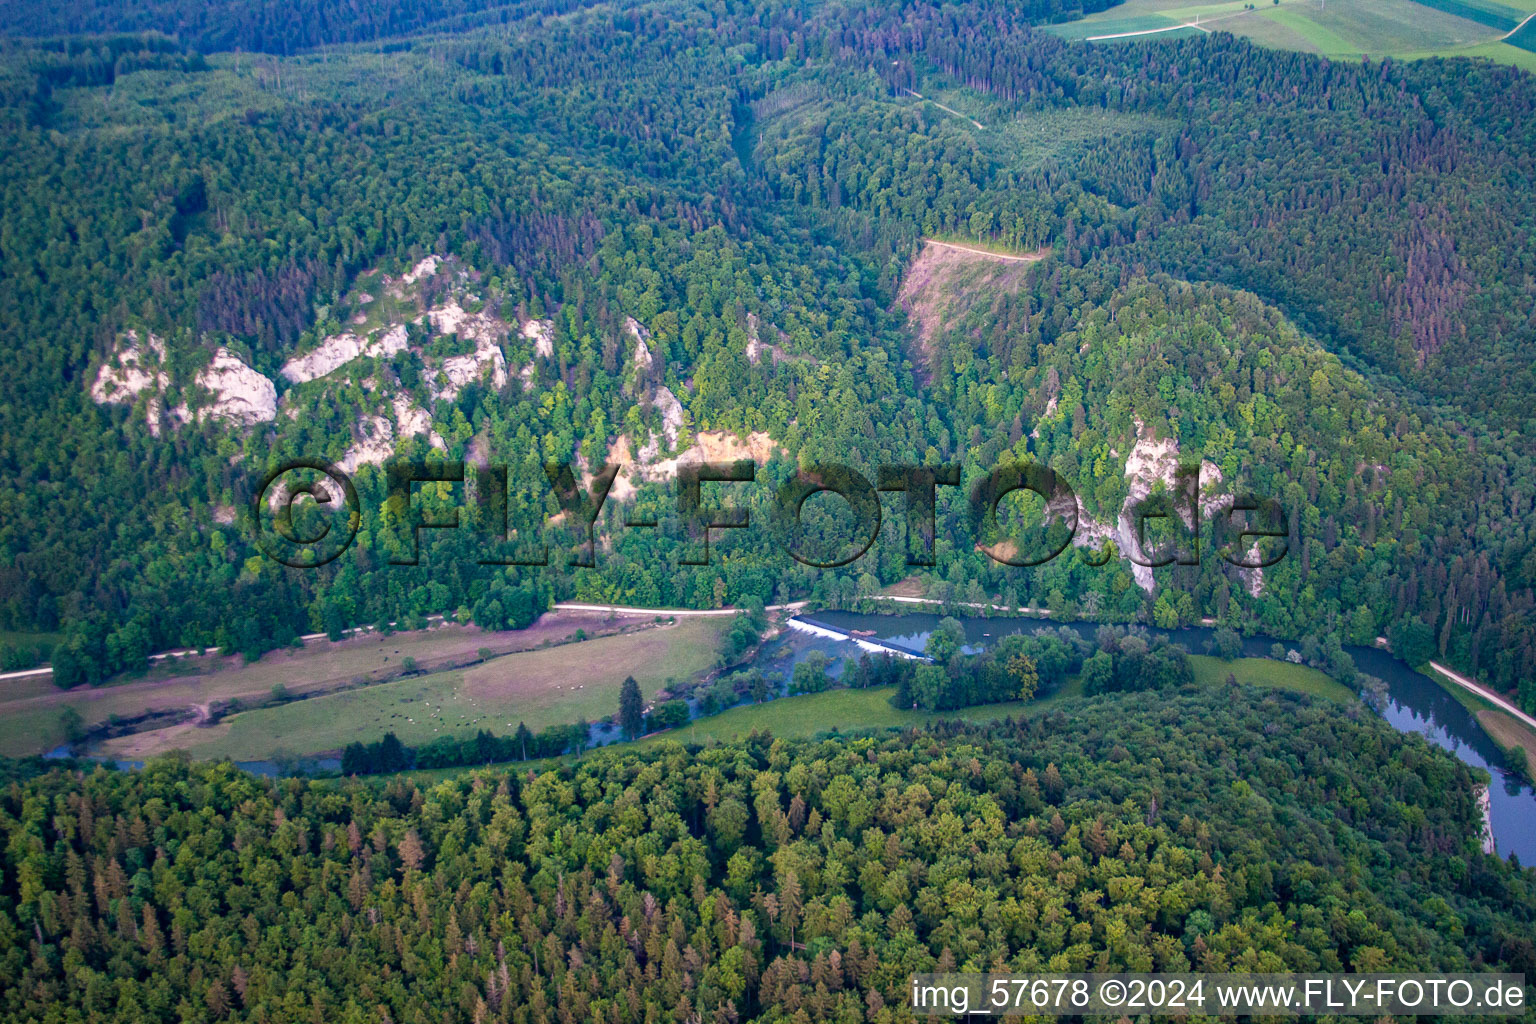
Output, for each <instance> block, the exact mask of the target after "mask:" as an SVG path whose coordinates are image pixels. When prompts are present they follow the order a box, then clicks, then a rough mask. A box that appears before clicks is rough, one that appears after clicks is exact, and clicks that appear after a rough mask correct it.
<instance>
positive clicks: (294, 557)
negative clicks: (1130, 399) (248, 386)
mask: <svg viewBox="0 0 1536 1024" xmlns="http://www.w3.org/2000/svg"><path fill="white" fill-rule="evenodd" d="M621 469H622V467H621V466H619V465H605V466H599V467H597V471H596V472H595V473H594V474H593V475H592V476H591V477H590V478H589V482H588V484H587V485H586V486H585V487H584V486H582V485H581V484H580V483H579V482H578V481H577V476H576V472H575V470H574V469H573V468H572V467H571V466H570V465H569V464H568V463H563V462H550V463H546V464H545V465H544V467H543V473H544V477H545V481H546V482H547V484H548V486H549V487H550V489H551V490H552V492H553V494H554V497H555V500H556V502H557V503H558V505H559V508H560V512H559V514H558V516H557V517H556V518H558V519H560V520H562V525H563V526H564V527H565V528H566V529H570V530H574V531H575V533H576V538H577V539H576V542H575V543H574V544H573V545H572V546H571V547H570V549H569V551H568V552H567V555H566V558H565V564H567V565H569V566H573V567H577V568H593V567H595V566H596V565H597V561H596V550H597V545H596V537H595V531H596V527H597V524H598V520H599V517H600V516H601V514H602V511H603V507H604V505H605V504H606V502H607V500H608V497H609V494H610V492H611V491H612V488H613V484H614V481H615V480H616V479H617V478H618V475H619V473H620V471H621ZM384 470H385V478H386V481H387V496H386V498H385V500H384V503H383V512H384V516H383V518H384V519H385V520H387V522H388V524H389V525H390V526H391V527H392V528H393V529H396V530H399V531H402V533H401V536H402V538H403V543H402V544H400V545H399V550H398V551H396V552H395V553H393V554H391V556H390V558H389V561H390V563H391V564H394V565H417V564H419V563H420V559H421V532H422V531H423V530H458V529H461V528H462V524H463V522H464V517H463V516H462V515H461V514H460V513H461V512H462V511H464V508H465V499H464V490H463V488H464V486H465V485H467V486H468V487H469V488H470V489H471V491H472V495H473V497H472V498H471V499H470V500H472V501H473V502H474V505H475V508H476V512H477V514H476V515H475V516H474V517H473V520H474V523H475V527H474V528H475V529H476V530H477V531H478V532H479V534H480V535H481V536H480V539H481V541H483V545H484V551H483V552H482V554H481V556H480V557H478V558H477V561H479V562H480V563H481V564H486V565H527V566H547V565H550V564H551V555H550V545H549V543H548V542H547V541H546V540H543V539H530V535H531V534H536V533H538V531H537V530H532V531H530V530H517V531H513V530H511V529H510V524H509V523H508V486H509V479H508V467H507V466H506V465H494V464H471V465H468V466H466V463H464V462H451V461H450V462H440V461H404V460H397V461H392V462H388V463H386V464H385V466H384ZM960 483H961V470H960V467H959V466H955V465H948V466H914V465H886V466H881V467H880V468H879V471H878V473H877V474H876V480H875V481H874V482H871V481H870V480H869V479H868V478H867V477H866V476H864V474H863V473H861V472H860V471H859V470H858V469H856V468H854V467H852V466H848V465H844V464H840V463H818V464H814V465H810V466H803V467H799V468H798V469H796V470H795V471H794V472H793V473H792V474H791V475H790V476H789V477H788V478H787V479H785V480H784V481H783V482H781V483H779V484H778V485H777V486H776V487H775V488H774V491H773V500H772V502H770V503H769V506H768V514H767V517H766V518H767V520H768V522H767V524H766V525H767V529H768V530H769V532H770V533H771V535H772V537H773V539H774V541H775V543H776V544H777V546H778V547H779V548H780V549H781V550H783V551H784V552H785V553H787V554H788V555H789V556H790V557H791V558H793V559H795V561H797V562H800V563H801V564H803V565H808V566H811V567H814V568H821V569H830V568H836V567H839V566H844V565H848V564H850V563H852V562H855V561H857V560H858V559H860V558H862V557H864V555H865V554H866V553H867V552H868V551H869V549H870V548H871V547H872V546H873V545H874V543H875V541H876V539H877V538H878V537H879V535H880V527H881V523H882V521H883V518H884V509H883V507H882V501H881V495H882V494H891V495H900V499H899V502H900V506H901V514H902V516H903V519H904V532H905V543H906V563H907V565H909V566H932V565H934V564H935V561H936V559H935V550H936V544H935V538H936V534H937V525H938V501H937V498H938V492H939V488H941V487H959V486H960ZM753 484H757V485H759V486H761V484H760V482H759V481H758V467H757V465H756V464H755V463H754V462H752V461H751V460H750V459H743V460H741V461H737V462H719V463H711V462H705V463H696V464H692V465H685V466H680V467H678V470H677V479H676V510H677V514H676V518H675V521H674V522H675V528H674V532H675V533H676V534H677V535H678V536H677V537H676V540H677V541H678V542H679V548H680V550H679V551H678V553H677V559H676V561H677V564H679V565H709V564H710V538H711V536H712V532H713V531H720V530H746V529H750V528H751V527H753V526H754V525H755V524H754V523H753V521H752V518H751V515H750V512H749V509H748V507H747V504H748V503H747V502H745V501H742V500H736V501H733V502H731V503H728V504H726V503H722V504H716V502H722V501H723V499H724V498H725V497H726V496H727V493H728V491H729V489H730V486H736V487H740V486H742V485H753ZM706 486H708V488H709V492H710V494H709V500H708V501H706V490H705V488H706ZM770 486H771V485H770ZM423 487H430V488H432V489H433V491H434V499H433V500H432V501H423V500H421V493H420V489H421V488H423ZM823 492H826V493H830V494H835V495H837V496H838V497H839V498H841V499H842V500H843V501H844V502H846V503H847V506H848V509H849V511H850V512H851V517H852V524H853V525H852V528H851V530H850V531H849V534H850V535H849V536H848V537H847V538H845V543H844V544H843V545H842V550H841V551H840V552H839V553H838V554H836V555H826V554H823V553H822V552H821V551H820V550H818V549H819V548H820V547H824V546H825V545H824V544H818V543H817V540H816V538H812V537H810V536H808V535H807V531H806V528H805V523H804V510H805V504H806V501H807V499H809V498H810V497H811V496H813V495H815V494H820V493H823ZM1020 493H1028V494H1033V495H1035V496H1037V497H1038V498H1039V499H1040V500H1041V502H1042V504H1041V505H1040V506H1039V512H1038V513H1037V515H1036V516H1035V519H1036V522H1035V523H1034V524H1033V526H1032V527H1031V528H1030V529H1028V530H1027V531H1025V532H1024V533H1019V532H1016V529H1017V528H1015V532H1010V531H1009V529H1008V528H1007V526H1006V524H1005V522H1004V518H1005V517H1004V516H1003V515H1002V514H1001V512H1000V510H1001V509H1002V507H1003V503H1004V501H1005V499H1008V498H1009V497H1010V496H1011V495H1015V494H1020ZM968 497H969V509H968V511H969V516H968V519H969V528H970V535H971V536H970V541H971V544H972V545H973V546H974V547H975V548H976V550H978V551H981V552H983V553H984V554H985V555H986V556H987V557H988V558H990V559H992V560H993V561H995V562H998V563H1000V564H1004V565H1010V566H1020V567H1024V566H1035V565H1042V564H1044V563H1046V562H1049V561H1051V560H1052V559H1054V558H1056V557H1058V556H1059V555H1060V554H1061V553H1062V552H1063V551H1065V550H1066V549H1067V547H1068V546H1069V545H1071V544H1072V542H1073V539H1074V537H1075V536H1076V534H1077V531H1078V526H1079V521H1080V518H1081V506H1080V505H1079V502H1078V499H1077V495H1076V493H1075V492H1074V491H1073V490H1072V487H1071V485H1069V484H1068V483H1067V481H1066V480H1065V479H1063V478H1062V476H1061V475H1060V474H1059V473H1056V472H1055V471H1054V470H1051V469H1050V468H1048V467H1046V466H1042V465H1040V464H1038V463H1015V464H1009V465H1005V466H1001V467H999V468H997V469H994V470H992V471H991V472H990V473H987V474H985V475H983V476H981V477H979V478H978V479H976V480H975V481H974V482H973V483H972V485H971V487H970V491H969V496H968ZM304 498H309V499H311V500H312V501H313V502H314V503H315V504H316V505H317V506H324V508H325V509H327V510H329V511H330V512H331V514H330V515H321V516H318V517H316V516H314V515H311V516H308V517H306V518H307V519H308V520H310V523H309V526H308V528H307V529H300V528H299V526H298V525H297V524H296V523H295V515H294V512H295V509H296V507H298V505H299V504H300V503H301V501H302V500H303V499H304ZM251 515H252V522H253V524H254V525H255V532H256V538H255V539H256V543H257V546H258V547H259V548H260V550H261V551H262V552H263V553H265V554H266V555H268V556H269V557H271V558H273V559H275V560H276V561H278V562H281V563H282V564H283V565H287V566H291V567H294V568H314V567H318V566H321V565H325V564H326V563H328V562H331V561H333V560H335V559H336V558H337V557H338V556H340V555H341V554H342V552H344V551H346V550H347V548H348V547H349V546H351V544H352V542H353V540H354V539H355V538H356V537H357V534H358V531H359V529H360V528H361V526H362V505H361V502H360V499H359V497H358V491H357V488H356V486H355V485H354V483H353V481H352V478H351V476H349V475H348V474H347V473H345V472H343V471H342V470H341V469H339V468H338V467H336V466H334V465H332V464H331V463H329V462H326V461H324V460H321V459H292V460H289V461H287V462H284V463H282V464H281V465H279V466H277V467H276V468H274V469H272V470H271V471H269V472H268V473H267V474H266V475H265V476H264V477H263V478H262V479H261V481H260V482H259V484H258V486H257V487H256V488H255V492H254V495H253V497H252V499H251ZM1202 515H1203V513H1202V509H1201V502H1200V497H1199V471H1198V469H1196V468H1181V469H1179V470H1178V471H1177V472H1176V473H1175V474H1174V478H1173V481H1172V486H1171V487H1169V488H1168V489H1167V490H1166V491H1161V492H1158V493H1154V494H1149V495H1147V496H1146V497H1145V498H1143V499H1141V500H1140V501H1139V502H1136V503H1134V505H1132V506H1131V507H1130V508H1129V509H1128V510H1127V511H1126V512H1124V513H1122V515H1121V517H1120V518H1121V522H1120V526H1121V529H1120V531H1119V535H1118V536H1117V537H1115V538H1111V539H1110V540H1109V542H1108V544H1107V545H1106V547H1105V548H1103V549H1101V550H1100V551H1098V552H1094V551H1092V550H1091V549H1088V548H1079V552H1080V557H1082V559H1083V560H1084V561H1085V562H1087V563H1088V564H1090V565H1103V564H1105V563H1106V562H1107V561H1108V560H1109V559H1110V558H1112V557H1113V556H1114V550H1113V548H1112V547H1110V546H1109V545H1115V546H1118V547H1123V548H1124V553H1125V555H1126V557H1128V558H1130V559H1131V560H1132V561H1133V562H1135V563H1136V564H1138V565H1143V566H1149V567H1157V566H1163V565H1169V564H1173V563H1175V562H1177V563H1178V564H1182V565H1193V564H1198V563H1199V561H1200V521H1201V518H1202ZM1239 517H1242V518H1239ZM1153 524H1161V525H1164V526H1172V527H1175V528H1177V527H1180V526H1182V528H1183V530H1184V536H1183V537H1182V538H1180V539H1178V540H1176V541H1169V542H1165V543H1161V544H1155V545H1154V544H1152V543H1151V542H1150V540H1149V536H1148V529H1149V526H1152V525H1153ZM545 525H551V524H545ZM620 525H621V527H622V528H623V529H627V530H659V529H660V528H661V523H660V521H659V519H658V518H657V517H655V516H654V515H651V516H646V515H642V514H639V513H636V512H634V511H627V512H626V514H625V515H624V516H623V517H622V518H621V520H620ZM1222 525H1223V528H1224V529H1223V532H1224V534H1225V535H1226V540H1225V542H1224V543H1223V544H1222V545H1221V547H1220V549H1219V550H1218V551H1217V552H1216V553H1217V554H1218V555H1219V556H1220V557H1221V558H1223V559H1225V560H1226V561H1227V562H1230V563H1231V564H1232V565H1235V566H1238V567H1240V568H1245V569H1260V568H1265V567H1267V566H1271V565H1274V564H1275V563H1276V562H1278V561H1280V560H1281V559H1282V558H1284V557H1285V555H1286V553H1287V552H1288V551H1289V549H1290V542H1289V537H1290V523H1289V518H1288V517H1287V516H1286V514H1285V511H1284V509H1282V508H1281V507H1280V504H1279V502H1277V501H1275V500H1274V499H1272V498H1266V497H1262V496H1258V495H1252V494H1239V495H1237V496H1235V497H1234V498H1233V499H1232V504H1231V507H1230V508H1228V509H1226V511H1225V517H1224V522H1223V524H1222ZM1174 532H1177V531H1176V530H1175V531H1174ZM514 534H515V535H516V536H514ZM1265 538H1269V539H1271V540H1272V543H1271V544H1270V546H1269V550H1268V552H1267V553H1265V552H1263V551H1261V550H1259V548H1258V545H1257V542H1258V541H1260V540H1263V539H1265ZM1154 549H1155V550H1154Z"/></svg>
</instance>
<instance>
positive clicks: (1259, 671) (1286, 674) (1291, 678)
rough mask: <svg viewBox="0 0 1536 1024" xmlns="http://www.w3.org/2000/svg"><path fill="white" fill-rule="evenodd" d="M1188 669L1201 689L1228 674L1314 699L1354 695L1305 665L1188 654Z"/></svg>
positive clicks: (1225, 678)
mask: <svg viewBox="0 0 1536 1024" xmlns="http://www.w3.org/2000/svg"><path fill="white" fill-rule="evenodd" d="M1189 661H1190V665H1191V667H1192V668H1193V669H1194V673H1195V682H1197V683H1200V684H1201V685H1204V686H1217V685H1221V684H1224V683H1226V681H1227V676H1228V675H1235V676H1237V681H1238V682H1239V683H1246V684H1248V685H1250V686H1268V687H1273V688H1275V689H1279V690H1292V691H1294V692H1296V693H1310V694H1312V695H1313V696H1314V697H1327V698H1328V699H1329V700H1353V699H1354V696H1355V695H1354V693H1353V692H1351V691H1350V689H1349V687H1347V686H1344V685H1343V684H1341V683H1336V682H1334V681H1333V680H1332V679H1329V678H1328V677H1327V676H1326V675H1324V674H1323V673H1321V672H1319V671H1318V670H1317V669H1315V668H1307V667H1306V666H1305V665H1292V664H1291V663H1289V662H1285V661H1274V660H1271V659H1269V658H1238V659H1237V660H1236V661H1222V660H1221V659H1220V658H1213V657H1211V656H1209V655H1206V654H1192V655H1190V656H1189Z"/></svg>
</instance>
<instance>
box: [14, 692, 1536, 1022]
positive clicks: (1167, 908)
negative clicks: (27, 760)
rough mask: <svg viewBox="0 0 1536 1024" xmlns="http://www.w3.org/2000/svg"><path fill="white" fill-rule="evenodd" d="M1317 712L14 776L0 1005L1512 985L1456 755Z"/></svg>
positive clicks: (47, 1017)
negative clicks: (1213, 982)
mask: <svg viewBox="0 0 1536 1024" xmlns="http://www.w3.org/2000/svg"><path fill="white" fill-rule="evenodd" d="M1322 703H1326V702H1320V703H1314V702H1313V701H1312V700H1311V699H1309V698H1305V697H1299V696H1294V695H1284V694H1275V693H1260V692H1258V691H1253V690H1247V689H1241V690H1239V689H1236V688H1234V691H1233V692H1232V693H1230V694H1228V693H1211V692H1209V691H1206V692H1199V691H1196V690H1193V689H1188V688H1186V689H1184V690H1182V691H1179V690H1169V691H1165V692H1164V693H1163V694H1162V696H1161V698H1160V699H1159V700H1158V701H1157V702H1156V703H1150V702H1146V701H1142V700H1139V699H1138V698H1137V697H1135V696H1134V695H1123V694H1121V695H1109V696H1104V697H1099V698H1094V699H1090V700H1086V701H1082V702H1080V703H1077V704H1074V705H1072V706H1071V707H1070V713H1067V711H1066V710H1058V711H1055V712H1053V713H1052V714H1050V715H1048V716H1038V717H1034V718H1029V719H1025V720H1023V721H1019V722H1013V721H1009V722H1003V723H997V724H994V725H992V726H990V727H985V728H982V727H963V726H958V725H950V726H935V727H933V728H932V730H931V731H907V732H901V733H896V732H891V733H886V734H883V735H876V736H871V737H865V738H838V739H828V740H824V741H797V742H786V741H783V740H773V739H772V738H771V737H768V736H766V735H755V736H754V737H752V738H751V739H749V740H747V741H746V742H743V743H740V744H735V745H727V746H720V747H711V748H707V749H699V750H693V751H690V750H687V749H685V748H684V747H683V746H681V745H680V744H675V743H674V744H668V745H663V746H660V747H656V748H653V749H651V750H648V751H645V752H643V753H619V752H610V753H599V754H593V755H589V756H587V757H586V758H584V759H582V760H581V761H579V762H577V763H574V764H569V765H566V766H564V767H560V768H558V769H554V770H547V771H544V772H541V773H539V774H537V775H526V774H519V773H508V772H504V771H489V772H482V773H477V774H474V775H471V776H465V777H460V778H457V779H454V780H451V781H446V782H441V783H438V784H435V785H430V786H423V785H420V784H415V783H412V782H410V781H404V780H398V779H397V780H393V781H390V782H387V783H376V784H372V785H370V784H364V783H359V782H355V781H330V782H325V781H305V780H300V779H287V780H281V781H273V780H264V779H260V778H256V777H253V776H250V775H247V774H244V773H242V772H240V771H239V770H237V769H235V768H234V767H233V766H232V765H229V764H221V765H193V764H188V763H186V762H185V761H179V760H174V759H167V760H159V761H155V762H153V763H151V764H150V765H149V766H148V767H147V768H146V769H145V770H144V771H142V772H122V773H119V772H110V771H106V770H104V769H101V768H94V769H90V770H85V771H83V772H82V771H79V770H66V769H53V770H49V771H46V772H45V773H43V774H30V776H29V773H28V772H27V771H26V770H24V769H22V768H21V766H20V764H19V763H13V764H12V767H11V768H10V771H11V772H12V773H13V778H12V780H11V781H9V782H8V784H7V785H6V786H5V788H4V789H3V790H0V838H3V844H0V851H3V853H0V864H3V872H0V1012H3V1014H4V1016H5V1018H6V1019H7V1020H17V1021H20V1020H38V1021H77V1020H91V1021H115V1020H122V1021H133V1022H135V1024H141V1022H146V1021H213V1020H221V1019H228V1020H249V1021H275V1020H317V1021H318V1020H324V1021H337V1022H352V1021H364V1020H381V1019H385V1018H387V1019H389V1020H394V1021H401V1022H404V1024H418V1022H420V1024H425V1022H427V1021H431V1020H440V1019H444V1016H445V1015H447V1016H449V1017H454V1018H462V1019H466V1020H468V1019H474V1020H479V1021H492V1020H507V1021H519V1022H524V1021H526V1022H530V1024H536V1022H544V1021H551V1022H552V1021H557V1020H572V1021H576V1020H581V1021H614V1022H617V1021H622V1020H645V1021H663V1020H676V1021H684V1020H695V1019H701V1020H710V1021H736V1020H742V1021H746V1020H758V1021H786V1022H790V1021H792V1022H797V1024H804V1022H809V1021H839V1022H857V1021H866V1020H867V1021H885V1020H891V1019H895V1016H894V1015H895V1014H896V1013H897V1012H898V1011H900V1010H901V1009H902V1008H903V1007H904V1006H905V998H906V997H905V996H904V994H903V993H904V991H905V986H906V985H907V983H908V979H909V977H910V975H911V974H912V973H914V972H918V971H928V970H935V969H937V970H946V969H960V970H977V971H980V970H989V969H997V970H1004V969H1011V970H1015V971H1029V970H1044V969H1050V970H1055V971H1065V970H1076V971H1083V970H1101V971H1117V970H1134V971H1151V970H1167V971H1180V970H1191V969H1195V970H1206V971H1314V970H1322V971H1343V970H1351V971H1384V970H1385V971H1411V970H1437V971H1454V970H1484V969H1495V970H1507V971H1515V972H1524V973H1525V974H1526V975H1527V976H1530V975H1531V974H1533V973H1536V948H1533V946H1532V942H1531V936H1532V934H1533V929H1536V918H1533V915H1536V892H1533V891H1532V888H1531V886H1532V875H1531V873H1530V872H1529V871H1522V870H1521V869H1519V868H1518V867H1515V866H1512V865H1511V864H1509V863H1506V862H1503V861H1500V860H1499V859H1498V858H1496V857H1490V856H1485V855H1483V854H1482V853H1481V852H1480V851H1479V850H1478V847H1477V839H1476V836H1477V834H1478V829H1477V813H1478V812H1477V809H1476V806H1475V803H1474V799H1473V795H1472V781H1473V780H1472V779H1471V778H1470V777H1469V775H1468V769H1467V768H1466V767H1464V766H1463V765H1462V764H1460V763H1459V762H1458V761H1456V760H1455V759H1454V758H1453V757H1451V756H1450V755H1449V754H1446V753H1444V752H1441V751H1438V750H1435V749H1434V748H1432V747H1430V746H1429V745H1427V744H1426V743H1425V742H1424V740H1423V739H1422V738H1420V737H1418V736H1411V735H1410V736H1400V735H1397V734H1395V733H1394V732H1393V731H1392V730H1391V728H1390V727H1389V726H1387V725H1386V724H1385V723H1383V722H1381V721H1379V720H1377V719H1376V718H1375V717H1374V716H1373V715H1371V714H1370V713H1369V712H1368V711H1367V710H1366V709H1364V708H1363V707H1359V706H1355V707H1354V708H1353V709H1352V710H1349V711H1346V712H1343V713H1341V712H1340V710H1339V709H1338V708H1337V707H1334V706H1327V707H1324V706H1321V704H1322ZM1131 751H1135V753H1134V754H1132V753H1131Z"/></svg>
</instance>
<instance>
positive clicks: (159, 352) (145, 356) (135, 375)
mask: <svg viewBox="0 0 1536 1024" xmlns="http://www.w3.org/2000/svg"><path fill="white" fill-rule="evenodd" d="M164 362H165V342H164V341H162V340H161V339H159V338H157V337H155V336H154V335H153V334H150V335H147V338H146V340H145V341H144V342H143V343H142V344H140V342H139V332H138V331H134V330H129V331H126V332H125V333H124V335H123V340H122V343H121V344H120V345H119V346H118V347H117V349H116V350H115V351H114V352H113V353H112V359H111V360H109V361H108V362H105V363H102V364H101V369H100V370H98V371H96V380H95V381H94V382H92V384H91V398H93V399H94V400H95V401H96V403H97V404H98V405H106V404H108V403H118V404H125V405H126V404H132V403H133V402H135V401H137V400H138V397H139V395H140V394H142V393H144V392H145V391H150V392H153V394H151V395H150V398H149V401H148V402H147V403H146V407H145V415H144V420H145V423H146V425H148V427H149V432H150V434H151V435H153V436H154V437H159V436H160V407H161V401H160V395H161V393H162V392H164V391H165V389H166V388H167V387H168V386H169V385H170V383H171V380H170V377H168V376H167V375H166V373H165V371H164V370H162V369H160V365H161V364H162V363H164Z"/></svg>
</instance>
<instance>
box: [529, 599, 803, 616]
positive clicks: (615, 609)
mask: <svg viewBox="0 0 1536 1024" xmlns="http://www.w3.org/2000/svg"><path fill="white" fill-rule="evenodd" d="M550 607H551V608H553V609H554V610H555V611H560V612H601V613H603V614H606V615H674V616H677V617H678V618H694V617H698V616H711V615H714V616H725V615H740V614H741V611H742V610H741V609H740V608H707V609H697V608H635V607H632V606H631V605H627V604H579V603H576V602H572V601H565V602H562V603H560V604H554V605H550ZM804 607H805V602H804V601H791V602H790V603H789V604H771V605H768V606H767V607H766V608H764V609H763V611H765V612H784V611H799V610H800V609H801V608H804Z"/></svg>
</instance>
